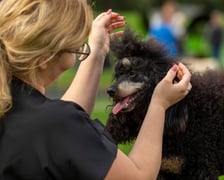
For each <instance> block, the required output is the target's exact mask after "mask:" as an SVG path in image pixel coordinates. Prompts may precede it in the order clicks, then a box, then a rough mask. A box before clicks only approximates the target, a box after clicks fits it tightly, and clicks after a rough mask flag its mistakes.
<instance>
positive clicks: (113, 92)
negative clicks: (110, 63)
mask: <svg viewBox="0 0 224 180" xmlns="http://www.w3.org/2000/svg"><path fill="white" fill-rule="evenodd" d="M115 93H116V88H115V87H114V86H111V87H109V88H108V89H107V94H109V96H110V97H114V96H115Z"/></svg>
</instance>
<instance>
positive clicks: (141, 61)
mask: <svg viewBox="0 0 224 180" xmlns="http://www.w3.org/2000/svg"><path fill="white" fill-rule="evenodd" d="M111 49H112V51H113V53H114V55H115V57H116V59H117V60H116V64H115V72H114V83H113V84H112V85H111V87H110V88H108V91H107V92H108V94H109V95H110V96H111V97H112V98H113V102H114V107H113V110H112V112H111V114H110V116H109V119H108V122H107V124H106V127H107V129H108V130H109V132H110V133H111V135H112V136H113V138H114V140H115V141H116V142H117V143H126V142H130V141H132V140H134V139H135V138H136V136H137V134H138V131H139V129H140V127H141V124H142V120H143V119H144V116H145V114H146V111H147V107H148V104H149V102H150V98H151V95H152V92H153V89H154V88H155V86H156V84H157V83H158V82H159V81H160V80H161V79H162V78H163V77H164V76H165V74H166V73H167V71H168V70H169V68H171V66H172V65H173V64H174V63H178V58H176V57H171V56H169V55H168V54H169V53H167V49H165V48H164V47H163V46H162V45H161V44H159V43H158V42H157V41H156V40H154V39H148V40H143V39H142V37H141V36H140V35H136V34H135V33H134V32H133V31H131V30H130V28H129V29H126V30H125V32H124V35H123V36H122V38H117V39H116V40H114V41H113V42H112V44H111ZM191 84H192V90H191V91H190V93H189V94H188V95H187V96H186V97H185V98H184V99H183V100H182V101H180V102H178V103H177V104H175V105H173V106H172V107H170V108H169V109H168V110H167V112H166V122H165V130H164V140H163V160H162V166H161V170H160V173H159V177H158V179H170V180H176V179H178V180H217V178H218V176H219V175H221V174H224V72H223V71H217V70H216V71H215V70H213V71H212V70H208V71H206V72H204V73H203V74H201V73H200V74H199V73H193V72H192V80H191ZM149 156H150V154H149Z"/></svg>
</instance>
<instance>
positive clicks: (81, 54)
mask: <svg viewBox="0 0 224 180" xmlns="http://www.w3.org/2000/svg"><path fill="white" fill-rule="evenodd" d="M90 52H91V50H90V47H89V44H88V43H86V42H84V43H83V45H82V46H81V47H80V48H79V49H78V50H76V51H72V50H63V51H61V52H60V53H74V54H75V55H76V58H77V59H78V60H79V61H83V60H85V59H86V58H87V57H88V56H89V55H90Z"/></svg>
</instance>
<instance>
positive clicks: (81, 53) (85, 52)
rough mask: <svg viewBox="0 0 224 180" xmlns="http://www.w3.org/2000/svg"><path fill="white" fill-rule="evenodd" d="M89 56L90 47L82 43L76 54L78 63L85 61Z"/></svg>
mask: <svg viewBox="0 0 224 180" xmlns="http://www.w3.org/2000/svg"><path fill="white" fill-rule="evenodd" d="M89 54H90V47H89V45H88V44H87V43H84V44H83V45H82V46H81V47H80V48H79V50H78V51H77V52H76V56H77V58H78V60H79V61H83V60H85V59H86V58H87V57H88V56H89Z"/></svg>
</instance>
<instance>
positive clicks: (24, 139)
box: [0, 80, 117, 180]
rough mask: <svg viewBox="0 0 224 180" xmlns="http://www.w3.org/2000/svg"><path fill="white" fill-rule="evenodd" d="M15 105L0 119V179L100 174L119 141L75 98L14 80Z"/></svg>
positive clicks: (96, 178)
mask: <svg viewBox="0 0 224 180" xmlns="http://www.w3.org/2000/svg"><path fill="white" fill-rule="evenodd" d="M12 84H13V86H12V95H13V108H12V109H11V111H10V112H8V113H7V115H6V117H5V118H4V119H0V121H1V122H0V123H1V126H2V127H3V132H2V135H1V137H0V180H78V179H80V180H101V179H104V177H105V175H106V174H107V172H108V170H109V168H110V167H111V165H112V163H113V160H114V159H115V157H116V154H117V146H116V145H115V144H114V142H113V140H112V139H111V137H110V135H109V133H108V132H107V131H106V130H105V129H104V126H103V125H102V124H101V123H100V122H99V121H98V120H94V121H93V120H91V119H90V117H89V116H88V114H87V113H86V112H84V110H83V109H82V108H81V107H80V106H79V105H77V104H75V103H73V102H66V101H62V100H50V99H48V98H46V97H45V96H43V95H42V94H41V93H40V92H39V91H37V90H35V89H33V88H31V87H30V86H28V85H27V84H25V83H23V82H22V81H20V80H13V83H12Z"/></svg>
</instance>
